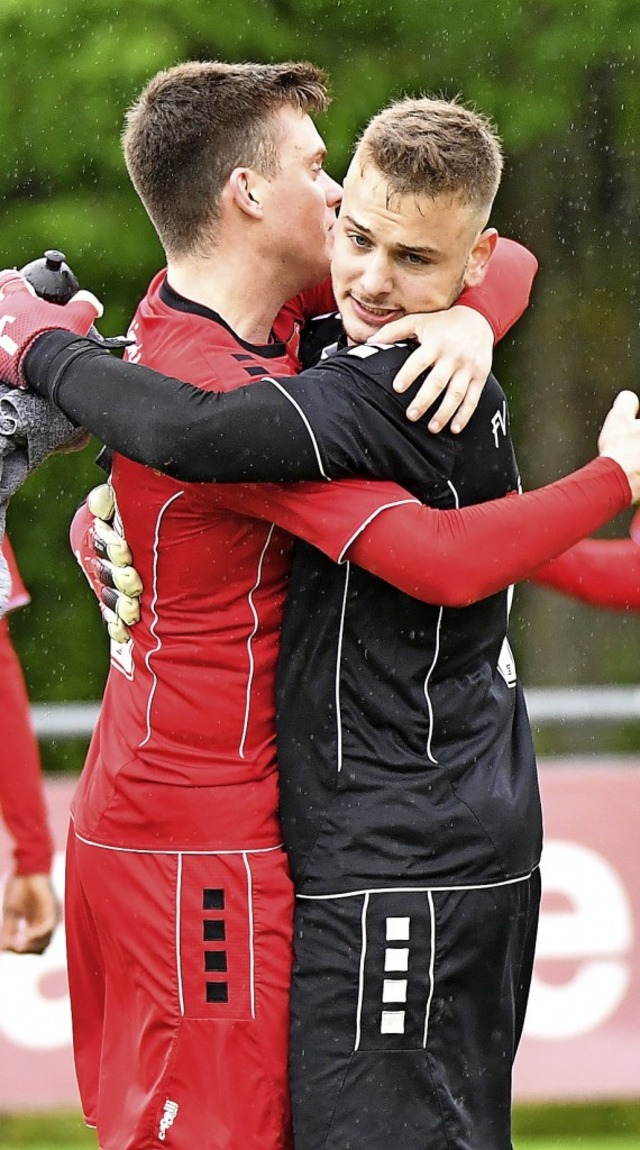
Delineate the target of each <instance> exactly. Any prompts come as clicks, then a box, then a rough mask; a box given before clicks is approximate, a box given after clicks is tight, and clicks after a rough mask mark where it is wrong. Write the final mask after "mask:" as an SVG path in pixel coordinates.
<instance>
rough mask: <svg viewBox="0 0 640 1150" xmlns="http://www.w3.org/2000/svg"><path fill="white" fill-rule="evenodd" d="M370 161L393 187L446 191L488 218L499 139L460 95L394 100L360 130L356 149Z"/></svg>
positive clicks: (422, 192)
mask: <svg viewBox="0 0 640 1150" xmlns="http://www.w3.org/2000/svg"><path fill="white" fill-rule="evenodd" d="M355 158H356V161H357V162H359V164H360V166H361V167H362V168H364V167H365V166H366V165H367V163H373V164H374V165H375V167H376V168H378V170H379V171H380V172H382V174H383V175H384V176H385V178H386V180H387V182H388V185H389V189H390V191H391V193H392V194H393V193H396V194H398V195H407V194H413V195H416V196H431V197H433V196H440V195H450V196H453V197H455V198H456V199H459V200H460V201H461V202H462V203H465V204H468V205H470V206H471V207H472V208H474V209H477V210H478V211H479V212H482V213H483V214H484V215H485V218H488V215H489V212H490V210H491V205H492V204H493V201H494V199H495V195H496V192H497V190H498V187H499V185H500V179H501V176H502V168H503V156H502V145H501V142H500V138H499V136H498V134H497V132H496V129H495V127H494V125H493V124H492V122H491V120H490V119H489V118H488V116H485V115H483V114H482V113H480V112H477V111H475V109H473V108H470V107H467V106H466V105H465V104H463V103H461V102H460V101H459V100H458V99H452V100H445V99H439V98H436V97H433V96H422V97H406V98H404V99H401V100H395V101H394V102H393V103H392V104H389V106H388V107H386V108H383V110H382V111H381V112H378V114H377V115H376V116H374V117H373V119H372V120H370V121H369V124H368V125H367V127H366V128H365V130H364V132H363V133H362V135H361V137H360V140H359V141H358V146H357V149H356V155H355Z"/></svg>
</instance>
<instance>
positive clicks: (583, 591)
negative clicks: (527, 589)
mask: <svg viewBox="0 0 640 1150" xmlns="http://www.w3.org/2000/svg"><path fill="white" fill-rule="evenodd" d="M532 578H533V579H534V580H535V582H536V583H539V584H540V585H541V586H543V587H550V588H552V589H553V590H554V591H560V592H561V593H562V594H563V595H572V596H573V597H574V598H575V599H581V600H582V602H583V603H591V604H593V606H594V607H611V608H612V609H613V610H615V611H640V547H638V545H637V543H635V542H634V541H633V539H583V540H582V542H581V543H576V545H575V547H572V548H571V549H570V550H569V551H565V553H564V555H560V556H559V557H558V558H557V559H554V561H553V562H552V563H549V564H547V566H546V567H542V568H541V569H540V570H539V571H536V572H535V573H534V574H533V576H532Z"/></svg>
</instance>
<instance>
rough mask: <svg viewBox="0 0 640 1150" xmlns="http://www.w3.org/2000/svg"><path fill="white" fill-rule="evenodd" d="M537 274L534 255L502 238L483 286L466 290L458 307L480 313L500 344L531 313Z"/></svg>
mask: <svg viewBox="0 0 640 1150" xmlns="http://www.w3.org/2000/svg"><path fill="white" fill-rule="evenodd" d="M537 270H538V261H537V259H536V257H535V256H534V255H533V252H530V251H529V249H528V248H525V247H523V246H522V244H519V243H516V241H515V240H507V239H504V238H503V237H502V236H499V237H498V242H497V244H496V248H495V251H494V253H493V255H492V257H491V259H490V261H489V267H488V270H487V274H486V276H485V278H484V281H483V283H481V284H480V286H479V287H473V288H465V289H464V291H463V292H462V294H461V295H460V296H459V297H458V299H457V300H456V303H459V304H464V305H465V307H472V308H473V309H474V311H479V312H480V314H481V315H483V316H484V317H485V319H486V320H488V321H489V323H490V324H491V327H492V328H493V334H494V336H495V339H496V343H497V342H498V340H500V339H502V337H503V336H504V335H506V334H507V332H508V331H509V328H511V327H513V325H514V323H516V321H517V320H519V319H520V316H521V315H522V313H523V312H525V311H526V310H527V307H528V306H529V296H530V295H531V288H532V286H533V281H534V278H535V274H536V272H537Z"/></svg>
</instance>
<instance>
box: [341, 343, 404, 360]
mask: <svg viewBox="0 0 640 1150" xmlns="http://www.w3.org/2000/svg"><path fill="white" fill-rule="evenodd" d="M406 346H407V345H406V343H358V344H356V345H355V347H350V348H349V355H355V356H356V357H357V358H358V359H368V358H369V356H371V355H377V354H378V352H379V351H393V349H394V348H396V347H406Z"/></svg>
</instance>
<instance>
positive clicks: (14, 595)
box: [1, 534, 31, 611]
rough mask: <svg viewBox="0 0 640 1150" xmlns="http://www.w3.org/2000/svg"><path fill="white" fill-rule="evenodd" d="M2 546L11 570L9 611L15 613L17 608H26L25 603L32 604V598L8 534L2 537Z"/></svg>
mask: <svg viewBox="0 0 640 1150" xmlns="http://www.w3.org/2000/svg"><path fill="white" fill-rule="evenodd" d="M1 546H2V554H3V555H4V557H5V559H6V561H7V566H8V568H9V578H10V579H11V591H10V593H9V602H8V604H7V611H15V609H16V607H24V605H25V603H30V602H31V596H30V594H29V592H28V591H27V588H26V587H25V585H24V583H23V582H22V576H21V575H20V572H19V570H18V564H17V563H16V557H15V555H14V554H13V548H12V546H11V544H10V542H9V538H8V536H7V535H6V534H5V535H3V537H2V544H1Z"/></svg>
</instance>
